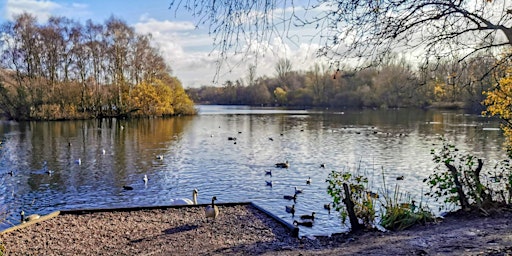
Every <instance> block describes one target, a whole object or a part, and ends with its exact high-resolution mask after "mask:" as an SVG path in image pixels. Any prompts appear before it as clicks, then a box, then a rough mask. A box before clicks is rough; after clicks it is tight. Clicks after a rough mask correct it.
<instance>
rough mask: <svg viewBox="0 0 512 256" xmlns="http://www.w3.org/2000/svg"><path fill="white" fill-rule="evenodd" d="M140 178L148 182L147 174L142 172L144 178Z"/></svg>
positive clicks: (145, 182)
mask: <svg viewBox="0 0 512 256" xmlns="http://www.w3.org/2000/svg"><path fill="white" fill-rule="evenodd" d="M142 180H143V181H144V184H147V183H148V180H149V179H148V175H147V174H144V178H142Z"/></svg>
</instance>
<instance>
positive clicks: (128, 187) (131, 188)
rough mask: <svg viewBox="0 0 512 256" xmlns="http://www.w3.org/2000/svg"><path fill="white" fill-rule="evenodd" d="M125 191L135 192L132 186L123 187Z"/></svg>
mask: <svg viewBox="0 0 512 256" xmlns="http://www.w3.org/2000/svg"><path fill="white" fill-rule="evenodd" d="M123 189H124V190H133V187H132V186H127V185H124V186H123Z"/></svg>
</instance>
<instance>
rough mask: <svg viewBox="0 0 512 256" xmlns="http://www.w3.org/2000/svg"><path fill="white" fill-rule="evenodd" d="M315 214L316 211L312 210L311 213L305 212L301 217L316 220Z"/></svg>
mask: <svg viewBox="0 0 512 256" xmlns="http://www.w3.org/2000/svg"><path fill="white" fill-rule="evenodd" d="M315 214H316V213H315V212H312V213H311V215H307V214H304V215H301V216H300V218H301V219H303V220H315Z"/></svg>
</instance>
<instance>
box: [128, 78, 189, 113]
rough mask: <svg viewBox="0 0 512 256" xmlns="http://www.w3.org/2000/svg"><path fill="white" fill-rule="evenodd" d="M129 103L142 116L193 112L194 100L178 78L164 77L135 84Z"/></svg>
mask: <svg viewBox="0 0 512 256" xmlns="http://www.w3.org/2000/svg"><path fill="white" fill-rule="evenodd" d="M129 101H130V105H131V106H132V108H134V109H138V110H139V111H138V114H139V115H143V116H166V115H178V114H194V113H195V112H196V111H195V109H194V102H192V100H191V99H190V98H189V97H188V95H187V94H186V92H185V90H184V89H183V87H182V86H181V83H180V81H179V80H178V79H176V78H174V77H170V76H169V77H165V78H164V79H162V80H160V79H154V80H152V81H144V82H142V83H140V84H138V85H137V86H135V87H134V88H133V89H132V91H131V93H130V97H129Z"/></svg>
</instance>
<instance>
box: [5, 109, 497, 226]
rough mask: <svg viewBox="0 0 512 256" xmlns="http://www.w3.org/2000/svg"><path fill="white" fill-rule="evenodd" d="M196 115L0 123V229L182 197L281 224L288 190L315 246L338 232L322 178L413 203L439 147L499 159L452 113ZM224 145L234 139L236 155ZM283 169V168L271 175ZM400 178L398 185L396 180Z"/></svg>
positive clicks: (486, 135) (481, 126) (477, 122)
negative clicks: (406, 196)
mask: <svg viewBox="0 0 512 256" xmlns="http://www.w3.org/2000/svg"><path fill="white" fill-rule="evenodd" d="M198 107H199V109H200V114H199V115H198V116H194V117H177V118H168V119H145V120H115V119H114V120H107V119H105V120H86V121H66V122H26V123H14V122H2V123H0V138H1V140H2V144H1V146H2V148H1V149H0V207H1V208H0V211H5V212H7V221H5V222H4V223H3V224H2V225H1V226H0V229H3V228H6V227H9V226H11V225H14V224H17V223H18V222H19V212H20V211H21V209H23V210H24V211H25V212H26V213H27V214H32V213H39V214H47V213H50V212H52V211H55V210H63V209H83V208H105V207H127V206H149V205H168V204H169V202H170V199H171V198H177V197H183V198H191V195H192V190H193V189H194V188H197V189H198V190H199V199H198V201H199V203H208V202H209V201H210V200H211V197H212V196H213V195H215V196H217V198H218V201H219V202H242V201H243V202H245V201H254V202H255V203H257V204H259V205H261V206H262V207H264V208H265V209H267V210H268V211H270V212H272V213H274V214H275V215H277V216H279V217H281V218H283V219H285V220H286V221H289V222H290V223H291V222H293V220H294V219H293V218H292V216H291V215H290V214H287V213H286V212H285V206H286V205H291V202H290V201H287V200H284V199H283V195H292V194H293V193H294V187H295V186H298V187H300V188H302V189H303V190H304V193H303V194H301V195H299V196H298V199H297V202H296V205H295V207H296V210H297V212H296V216H297V215H301V214H310V213H311V212H312V211H315V212H316V217H317V219H316V221H315V226H314V227H313V228H301V235H318V234H322V235H325V234H330V233H334V232H341V231H346V230H347V227H346V226H345V225H343V224H342V223H341V219H340V218H339V216H338V215H337V214H336V213H335V212H331V214H329V213H328V212H327V211H326V210H324V209H323V205H324V204H325V203H328V202H329V201H330V200H331V199H330V196H329V195H328V194H327V192H326V187H327V183H326V182H325V180H326V178H327V176H328V174H329V172H330V171H332V170H337V171H342V170H345V171H352V172H354V171H356V169H359V170H360V171H364V172H365V173H366V174H367V175H368V176H369V177H370V182H371V185H372V186H373V187H374V189H375V190H379V189H381V188H382V183H383V173H384V177H385V178H384V179H385V181H386V183H387V184H386V185H387V187H389V188H392V187H394V186H395V185H396V184H398V185H399V186H400V190H401V191H402V192H407V193H410V195H411V196H412V197H413V198H415V199H416V200H421V194H422V191H423V192H425V190H426V189H427V187H426V186H425V185H423V183H422V180H423V179H424V178H425V177H427V176H428V175H429V174H430V173H431V172H432V170H433V167H434V163H433V162H432V160H431V155H430V150H431V149H432V148H433V147H434V144H439V141H438V138H439V136H441V135H443V136H445V137H446V138H448V139H449V140H451V141H452V142H453V143H455V144H456V145H458V146H459V148H461V149H462V150H465V151H468V152H471V153H472V154H474V155H477V156H479V157H482V158H483V159H484V161H485V162H486V163H491V162H493V161H496V160H499V159H504V158H505V153H504V151H503V150H502V147H501V145H502V142H503V136H502V134H501V132H500V131H499V130H498V129H496V128H497V127H498V123H497V122H495V121H492V120H491V119H488V118H484V117H481V116H477V115H469V114H464V113H463V112H454V111H432V110H431V111H422V110H362V111H344V112H332V111H306V110H280V109H274V108H250V107H227V106H198ZM228 137H236V144H235V143H234V141H232V140H228ZM158 155H162V156H163V159H157V157H156V156H158ZM78 159H80V162H81V164H78V163H77V160H78ZM286 160H287V161H289V162H290V168H288V169H276V168H274V164H275V163H277V162H283V161H286ZM44 162H46V163H47V169H48V170H52V171H53V173H52V174H51V175H48V174H47V173H45V167H44ZM320 164H325V166H326V168H320ZM489 166H491V164H486V165H485V167H489ZM485 167H484V168H485ZM268 170H271V171H272V177H270V176H266V175H265V171H268ZM9 172H13V173H14V175H12V176H11V175H10V174H9ZM144 174H146V175H147V176H148V178H149V182H148V183H147V185H145V184H144V182H143V181H142V178H143V176H144ZM401 175H403V176H404V177H405V179H404V180H402V181H397V180H396V177H398V176H401ZM308 177H311V179H312V183H311V185H306V179H307V178H308ZM266 181H272V183H273V186H272V187H270V186H267V185H266ZM125 185H129V186H132V187H133V188H134V190H124V189H123V186H125ZM423 201H426V199H423ZM430 201H432V200H430ZM430 201H427V202H428V203H429V204H431V205H432V208H433V210H436V209H437V205H435V203H433V202H430ZM295 219H297V217H295Z"/></svg>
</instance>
